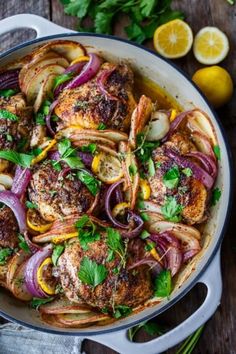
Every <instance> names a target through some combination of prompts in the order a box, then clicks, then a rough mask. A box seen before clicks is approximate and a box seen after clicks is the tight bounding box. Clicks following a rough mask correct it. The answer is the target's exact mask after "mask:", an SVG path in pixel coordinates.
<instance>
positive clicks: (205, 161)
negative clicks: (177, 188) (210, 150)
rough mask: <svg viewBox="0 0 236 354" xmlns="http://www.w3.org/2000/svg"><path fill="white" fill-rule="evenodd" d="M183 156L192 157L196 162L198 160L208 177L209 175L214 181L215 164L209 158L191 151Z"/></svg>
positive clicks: (215, 173) (201, 153)
mask: <svg viewBox="0 0 236 354" xmlns="http://www.w3.org/2000/svg"><path fill="white" fill-rule="evenodd" d="M185 156H190V157H194V158H196V159H197V160H199V161H200V162H201V164H202V165H203V167H204V169H205V170H206V172H207V173H209V175H211V176H212V178H214V179H215V177H216V175H217V167H216V162H215V161H214V160H213V159H212V158H211V157H210V156H208V155H206V154H204V153H203V152H200V151H192V152H189V153H188V154H186V155H185Z"/></svg>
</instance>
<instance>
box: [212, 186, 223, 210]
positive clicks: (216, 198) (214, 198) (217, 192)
mask: <svg viewBox="0 0 236 354" xmlns="http://www.w3.org/2000/svg"><path fill="white" fill-rule="evenodd" d="M220 197H221V190H220V189H219V188H215V189H213V191H212V195H211V206H214V205H216V204H217V202H218V201H219V200H220Z"/></svg>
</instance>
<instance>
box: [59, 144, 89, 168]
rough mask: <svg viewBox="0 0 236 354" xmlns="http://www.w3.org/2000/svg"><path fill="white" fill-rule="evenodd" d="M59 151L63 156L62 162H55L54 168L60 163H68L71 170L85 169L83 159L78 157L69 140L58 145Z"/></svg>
mask: <svg viewBox="0 0 236 354" xmlns="http://www.w3.org/2000/svg"><path fill="white" fill-rule="evenodd" d="M58 151H59V153H60V155H61V157H60V160H58V161H53V166H54V167H55V166H57V165H58V164H59V163H60V161H64V162H66V163H67V164H68V165H69V167H70V168H83V167H84V164H83V162H82V161H81V158H80V157H79V156H77V155H76V149H74V148H72V147H71V142H70V140H69V139H67V138H65V139H63V140H61V141H60V142H59V143H58Z"/></svg>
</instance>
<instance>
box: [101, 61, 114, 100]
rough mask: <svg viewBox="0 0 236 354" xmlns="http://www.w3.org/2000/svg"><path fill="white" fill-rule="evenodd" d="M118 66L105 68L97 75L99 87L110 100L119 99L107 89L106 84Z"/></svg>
mask: <svg viewBox="0 0 236 354" xmlns="http://www.w3.org/2000/svg"><path fill="white" fill-rule="evenodd" d="M115 69H116V67H115V66H114V67H113V68H111V69H108V70H104V71H102V72H101V74H100V75H99V76H98V77H97V84H98V88H99V90H100V91H101V93H102V94H103V95H104V96H105V97H107V98H109V99H110V100H114V101H117V100H118V98H117V97H115V96H113V95H112V94H111V93H110V92H108V91H107V89H106V88H105V84H106V81H107V79H108V78H109V76H110V75H111V74H112V73H113V72H114V71H115Z"/></svg>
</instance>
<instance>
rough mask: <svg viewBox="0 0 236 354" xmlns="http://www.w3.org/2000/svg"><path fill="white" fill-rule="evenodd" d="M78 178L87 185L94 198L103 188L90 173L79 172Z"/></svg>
mask: <svg viewBox="0 0 236 354" xmlns="http://www.w3.org/2000/svg"><path fill="white" fill-rule="evenodd" d="M77 177H78V179H79V180H80V181H81V182H82V183H84V184H85V185H86V187H87V188H88V190H89V191H90V192H91V193H92V195H93V196H95V195H96V194H97V193H98V191H99V189H100V186H101V182H100V181H98V180H97V179H96V178H95V177H93V176H92V175H90V173H89V172H87V171H85V170H81V171H78V172H77Z"/></svg>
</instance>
